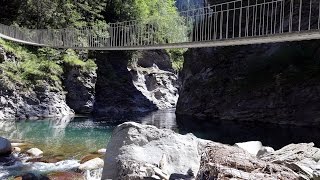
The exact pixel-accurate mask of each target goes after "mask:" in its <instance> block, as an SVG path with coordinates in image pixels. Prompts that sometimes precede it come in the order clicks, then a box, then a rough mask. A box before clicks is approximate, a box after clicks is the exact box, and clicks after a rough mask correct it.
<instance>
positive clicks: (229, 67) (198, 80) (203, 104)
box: [177, 41, 320, 125]
mask: <svg viewBox="0 0 320 180" xmlns="http://www.w3.org/2000/svg"><path fill="white" fill-rule="evenodd" d="M319 53H320V42H319V41H305V42H292V43H278V44H265V45H249V46H234V47H219V48H202V49H190V50H189V51H188V52H187V53H186V54H185V64H184V69H183V72H182V79H181V80H182V87H181V91H180V98H179V100H178V104H177V114H180V115H192V116H197V117H202V118H209V119H212V120H213V119H220V120H236V121H260V122H270V123H279V124H295V125H315V124H319V122H320V121H319V117H320V111H319V110H320V95H319V92H320V81H319V75H320V66H319V65H320V59H319V55H320V54H319Z"/></svg>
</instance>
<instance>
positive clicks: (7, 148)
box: [0, 137, 12, 156]
mask: <svg viewBox="0 0 320 180" xmlns="http://www.w3.org/2000/svg"><path fill="white" fill-rule="evenodd" d="M11 152H12V147H11V143H10V141H9V140H8V139H5V138H3V137H0V156H6V155H9V154H11Z"/></svg>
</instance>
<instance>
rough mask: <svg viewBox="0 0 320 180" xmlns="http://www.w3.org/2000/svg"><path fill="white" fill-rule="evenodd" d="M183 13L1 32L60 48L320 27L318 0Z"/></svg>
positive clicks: (236, 4) (267, 0)
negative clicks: (164, 24)
mask: <svg viewBox="0 0 320 180" xmlns="http://www.w3.org/2000/svg"><path fill="white" fill-rule="evenodd" d="M180 15H181V16H180V17H177V18H176V19H172V17H159V19H158V20H157V19H153V21H145V22H141V21H125V22H118V23H110V24H108V26H105V27H95V28H94V27H83V28H77V29H72V28H69V29H39V30H31V29H24V28H20V27H14V26H6V25H2V24H0V34H3V35H5V36H8V37H11V38H13V39H17V40H20V41H23V42H29V43H32V44H36V45H40V46H49V47H56V48H104V47H105V48H121V47H141V46H154V45H166V44H179V43H195V42H208V41H221V40H226V39H237V38H246V37H260V36H270V35H275V34H288V33H296V32H305V31H314V30H319V29H320V0H235V1H231V2H225V3H220V4H215V5H211V6H208V7H204V8H198V9H193V10H188V11H183V12H181V13H180ZM160 18H162V19H166V18H167V19H170V20H171V22H174V23H172V26H174V27H170V28H171V29H172V28H173V29H174V30H176V31H179V32H180V33H178V34H179V36H177V33H171V32H170V31H166V30H165V28H167V29H168V27H162V24H161V23H159V21H160V20H161V19H160ZM168 22H169V23H170V21H168ZM169 26H170V25H169Z"/></svg>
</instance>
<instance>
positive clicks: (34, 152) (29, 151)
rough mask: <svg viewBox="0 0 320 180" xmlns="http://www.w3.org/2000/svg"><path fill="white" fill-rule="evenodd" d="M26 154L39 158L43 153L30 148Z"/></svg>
mask: <svg viewBox="0 0 320 180" xmlns="http://www.w3.org/2000/svg"><path fill="white" fill-rule="evenodd" d="M27 153H28V154H29V155H32V156H41V155H42V154H43V152H42V151H41V150H40V149H38V148H31V149H29V150H28V151H27Z"/></svg>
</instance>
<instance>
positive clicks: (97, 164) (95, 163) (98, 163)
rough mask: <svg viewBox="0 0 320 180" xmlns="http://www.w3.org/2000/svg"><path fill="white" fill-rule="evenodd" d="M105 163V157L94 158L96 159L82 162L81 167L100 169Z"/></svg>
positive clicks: (84, 168)
mask: <svg viewBox="0 0 320 180" xmlns="http://www.w3.org/2000/svg"><path fill="white" fill-rule="evenodd" d="M103 164H104V161H103V159H101V158H94V159H91V160H89V161H87V162H85V163H83V164H80V166H79V169H80V170H82V171H84V170H94V169H99V168H103Z"/></svg>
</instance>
